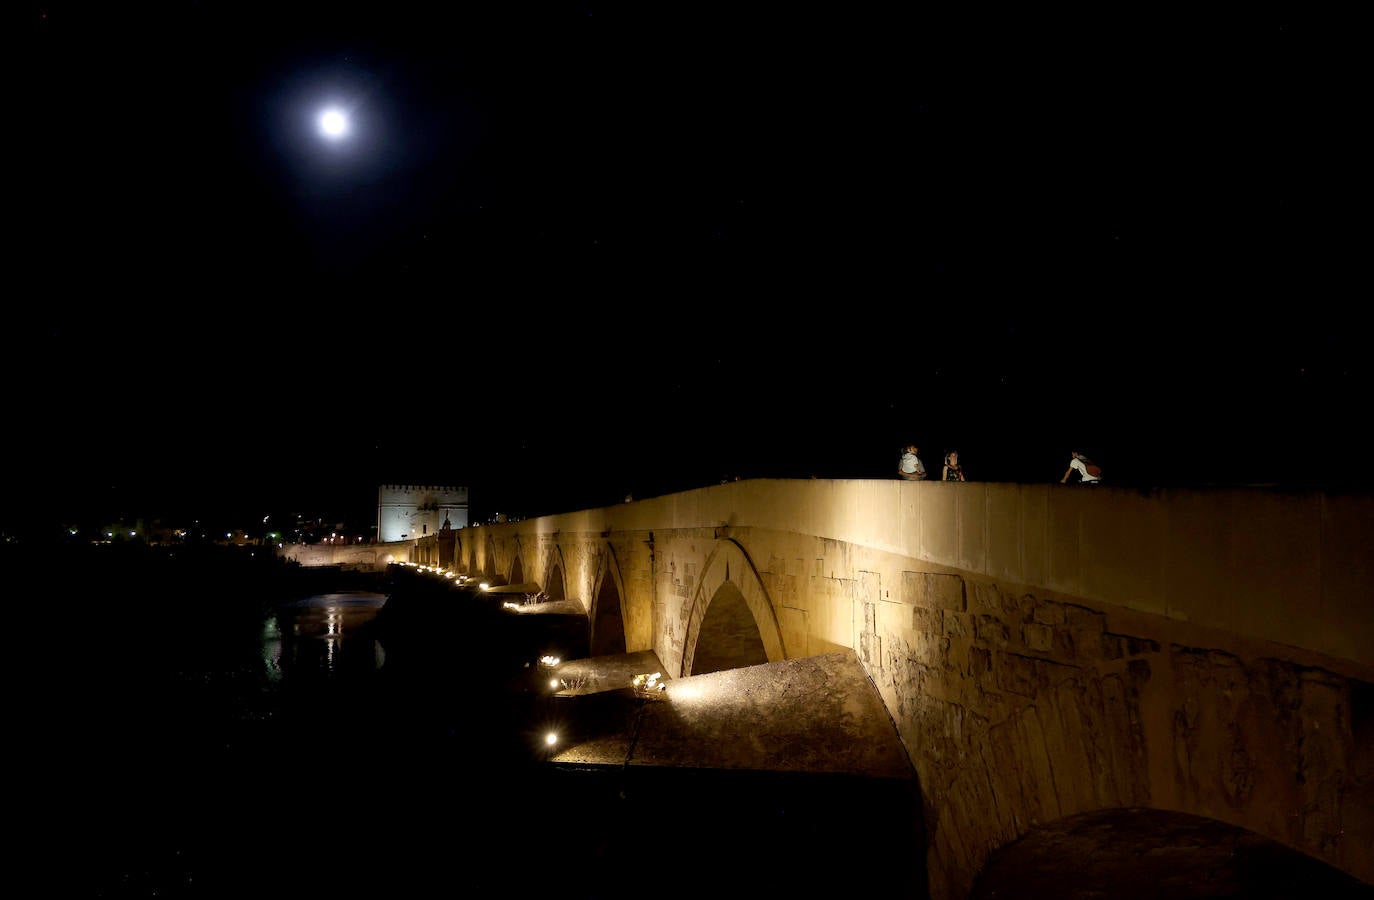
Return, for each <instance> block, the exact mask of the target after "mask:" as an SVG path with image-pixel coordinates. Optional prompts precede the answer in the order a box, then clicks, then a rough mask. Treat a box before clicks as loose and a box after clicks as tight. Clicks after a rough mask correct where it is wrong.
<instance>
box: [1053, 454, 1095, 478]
mask: <svg viewBox="0 0 1374 900" xmlns="http://www.w3.org/2000/svg"><path fill="white" fill-rule="evenodd" d="M1069 455H1070V457H1071V459H1070V460H1069V468H1068V470H1067V471H1065V472H1064V477H1063V478H1061V479H1059V483H1060V484H1067V483H1068V481H1069V476H1071V475H1072V474H1073V473H1074V472H1077V473H1078V483H1079V484H1098V483H1099V482H1101V481H1102V469H1101V467H1100V466H1098V465H1097V464H1096V463H1094V462H1093V461H1092V460H1090V459H1088V457H1086V456H1084V455H1083V454H1082V453H1080V452H1078V451H1077V450H1071V451H1070V452H1069Z"/></svg>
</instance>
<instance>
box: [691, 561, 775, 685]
mask: <svg viewBox="0 0 1374 900" xmlns="http://www.w3.org/2000/svg"><path fill="white" fill-rule="evenodd" d="M766 662H768V651H767V650H766V649H765V648H764V646H763V636H762V635H761V634H760V633H759V626H758V623H757V622H755V621H754V614H753V613H752V612H751V611H750V609H749V604H748V603H747V602H746V601H745V599H744V594H742V593H741V592H740V589H739V588H738V587H736V586H735V584H734V583H733V582H730V581H726V582H724V583H722V584H721V586H720V587H719V588H717V589H716V593H715V595H714V596H713V597H712V598H711V603H710V605H708V606H707V607H706V616H705V618H703V619H702V620H701V631H700V632H699V633H698V635H697V645H696V652H695V653H694V654H693V655H692V671H691V673H690V674H692V675H705V674H707V673H709V672H721V671H724V670H726V669H739V668H743V667H744V666H758V665H762V664H764V663H766Z"/></svg>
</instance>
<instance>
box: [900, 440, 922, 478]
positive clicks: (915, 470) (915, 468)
mask: <svg viewBox="0 0 1374 900" xmlns="http://www.w3.org/2000/svg"><path fill="white" fill-rule="evenodd" d="M918 452H920V448H919V447H917V446H916V445H915V444H907V445H906V450H905V452H903V453H902V461H901V462H900V463H898V464H897V474H898V475H899V476H901V477H902V478H905V479H906V480H907V481H921V480H923V479H924V478H925V477H926V467H925V463H923V462H921V458H920V457H919V456H917V455H916V454H917V453H918Z"/></svg>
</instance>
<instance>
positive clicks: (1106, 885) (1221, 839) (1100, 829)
mask: <svg viewBox="0 0 1374 900" xmlns="http://www.w3.org/2000/svg"><path fill="white" fill-rule="evenodd" d="M1161 884H1169V885H1170V886H1171V890H1172V891H1173V892H1175V893H1177V894H1178V895H1179V896H1189V897H1192V896H1198V897H1201V896H1208V897H1282V896H1292V897H1301V896H1311V897H1350V898H1353V897H1368V896H1370V893H1369V892H1370V888H1369V886H1368V885H1365V884H1363V882H1361V881H1359V880H1358V879H1356V878H1354V877H1353V876H1351V875H1349V874H1347V873H1345V872H1342V871H1341V870H1339V869H1337V868H1335V867H1334V866H1331V865H1328V864H1327V863H1325V862H1322V861H1321V860H1319V859H1316V858H1315V857H1312V856H1308V855H1307V854H1304V853H1301V852H1299V851H1297V850H1295V849H1293V848H1292V847H1288V846H1285V845H1283V844H1280V843H1278V842H1277V841H1274V840H1272V839H1270V838H1267V837H1264V836H1263V835H1260V834H1256V833H1255V832H1253V831H1248V830H1247V829H1245V828H1241V827H1239V826H1236V825H1231V824H1229V823H1226V822H1221V821H1218V820H1216V819H1210V818H1205V817H1203V816H1197V815H1193V814H1190V813H1185V812H1178V811H1174V810H1162V809H1149V808H1144V807H1125V808H1109V809H1100V810H1094V811H1093V812H1088V813H1079V814H1076V815H1071V816H1066V817H1064V818H1062V819H1057V820H1055V821H1052V822H1045V823H1042V824H1040V825H1036V826H1034V827H1032V828H1031V829H1030V830H1029V831H1028V832H1026V833H1025V834H1024V835H1022V836H1021V837H1020V838H1019V839H1017V840H1015V841H1012V842H1011V843H1009V844H1006V845H1004V846H1002V847H999V848H998V849H996V850H994V851H993V852H992V853H991V854H990V855H989V857H988V859H987V861H986V862H985V863H984V864H983V867H982V869H981V870H980V871H979V873H978V876H977V878H976V880H975V881H974V885H973V889H972V891H971V892H970V893H969V895H968V897H969V900H992V898H995V897H1013V896H1014V897H1020V898H1024V900H1051V898H1055V900H1057V898H1061V897H1077V896H1094V897H1096V896H1102V897H1108V896H1110V897H1116V898H1121V900H1145V898H1154V897H1157V896H1159V886H1160V885H1161Z"/></svg>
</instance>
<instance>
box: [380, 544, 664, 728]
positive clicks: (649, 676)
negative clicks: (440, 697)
mask: <svg viewBox="0 0 1374 900" xmlns="http://www.w3.org/2000/svg"><path fill="white" fill-rule="evenodd" d="M400 565H403V566H409V567H411V568H413V569H417V570H419V571H420V572H425V573H429V572H432V573H434V574H437V575H442V576H443V577H444V578H446V579H449V580H455V581H457V583H458V584H467V583H468V582H470V581H471V580H472V579H471V578H470V577H469V576H467V575H462V574H460V573H457V572H452V571H450V570H448V569H441V568H439V567H438V566H428V565H421V564H420V563H413V562H403V563H400ZM477 587H478V589H480V590H483V591H486V590H490V589H491V585H490V584H489V583H488V582H485V581H482V582H478V584H477ZM501 606H502V608H504V609H512V610H518V609H520V604H517V603H512V602H510V601H507V602H505V603H502V604H501ZM561 663H562V660H561V659H560V658H558V657H557V656H549V655H546V656H541V657H539V667H540V668H541V669H546V670H553V669H556V668H558V666H559V664H561ZM662 677H663V673H662V672H646V673H644V674H642V675H635V676H634V677H633V678H631V679H630V684H631V686H632V687H633V688H634V692H635V693H636V694H637V695H640V696H644V695H658V694H662V692H664V691H666V690H667V687H668V686H667V685H666V684H665V683H663V682H662V681H661V680H660V679H661V678H662ZM566 686H567V682H566V681H564V680H563V679H561V678H557V677H553V678H550V679H549V687H550V688H552V689H553V690H554V691H558V690H561V689H562V688H564V687H566ZM664 696H666V694H665V695H664ZM557 743H558V733H557V732H556V731H549V732H546V733H545V734H544V745H545V746H547V747H553V746H554V745H555V744H557Z"/></svg>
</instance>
